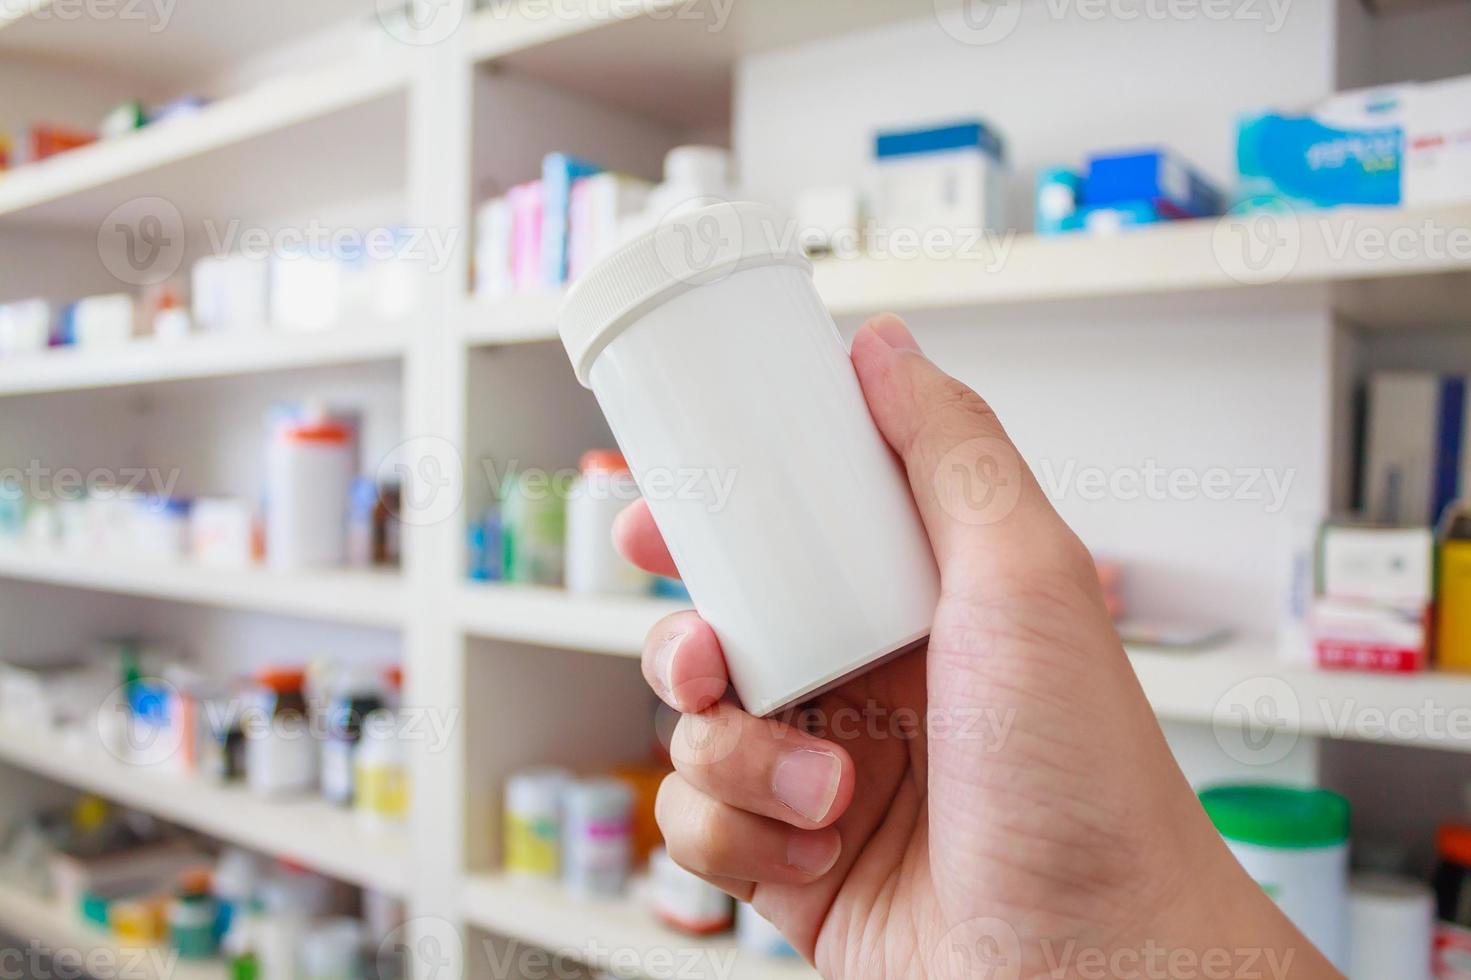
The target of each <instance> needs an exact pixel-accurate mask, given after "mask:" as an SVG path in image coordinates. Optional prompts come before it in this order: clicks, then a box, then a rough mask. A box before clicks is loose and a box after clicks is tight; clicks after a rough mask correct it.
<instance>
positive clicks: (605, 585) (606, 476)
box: [566, 449, 652, 595]
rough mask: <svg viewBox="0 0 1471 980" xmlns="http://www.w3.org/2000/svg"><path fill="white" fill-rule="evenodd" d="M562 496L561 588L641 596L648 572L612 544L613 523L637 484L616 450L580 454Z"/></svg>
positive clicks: (646, 587)
mask: <svg viewBox="0 0 1471 980" xmlns="http://www.w3.org/2000/svg"><path fill="white" fill-rule="evenodd" d="M579 471H580V472H579V475H578V477H577V480H576V482H575V483H574V484H573V485H572V491H571V493H570V494H568V498H567V568H566V572H567V591H569V592H575V593H579V594H599V593H600V594H604V595H647V594H648V593H649V590H650V588H651V587H652V578H651V576H650V575H649V573H648V572H645V571H643V570H642V569H639V568H637V567H636V566H634V565H633V564H631V563H630V562H629V561H628V560H627V559H626V558H624V557H623V556H622V555H620V554H619V553H618V551H617V549H615V548H614V547H613V521H614V519H616V518H617V517H618V514H619V512H620V511H622V510H623V508H625V507H627V506H628V505H629V504H631V503H632V502H633V501H635V500H637V499H638V484H637V483H636V482H634V479H633V474H632V473H631V472H629V469H628V462H627V461H626V460H625V459H624V458H623V454H622V453H620V452H618V451H617V450H616V449H594V450H590V451H588V452H586V453H583V455H582V464H581V466H580V467H579Z"/></svg>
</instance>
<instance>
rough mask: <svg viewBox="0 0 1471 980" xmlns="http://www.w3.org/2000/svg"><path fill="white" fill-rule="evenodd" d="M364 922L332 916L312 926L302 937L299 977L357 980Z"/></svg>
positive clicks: (319, 979) (306, 978) (300, 979)
mask: <svg viewBox="0 0 1471 980" xmlns="http://www.w3.org/2000/svg"><path fill="white" fill-rule="evenodd" d="M362 945H363V926H362V923H361V922H358V921H357V920H356V919H347V918H334V919H328V920H327V921H325V922H321V923H318V924H317V925H314V926H312V927H311V928H310V929H309V930H308V931H307V932H306V934H305V935H303V936H302V937H301V949H300V955H299V961H300V967H301V972H300V978H299V980H356V978H357V977H359V976H360V975H361V973H360V962H361V959H362Z"/></svg>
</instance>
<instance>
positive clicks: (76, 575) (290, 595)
mask: <svg viewBox="0 0 1471 980" xmlns="http://www.w3.org/2000/svg"><path fill="white" fill-rule="evenodd" d="M0 577H3V578H10V579H15V580H18V581H24V582H42V583H46V584H48V585H63V586H67V587H69V588H77V589H90V590H92V591H95V592H111V593H115V594H118V595H131V596H139V597H142V598H149V599H169V600H172V601H175V602H187V603H193V604H197V605H203V606H218V607H221V608H225V609H243V610H250V611H254V612H267V613H276V614H279V615H285V616H305V617H309V618H312V619H321V620H325V621H328V622H338V623H352V624H356V625H361V626H383V627H397V626H402V625H403V620H404V613H405V604H404V590H403V587H402V584H401V582H400V581H399V577H398V576H397V575H395V574H393V573H391V572H380V571H347V570H329V571H321V572H290V573H278V572H272V571H268V570H266V569H263V568H250V569H240V570H236V569H214V568H201V567H199V566H197V565H194V564H192V563H189V562H154V563H151V564H150V563H147V562H128V561H99V560H98V559H95V558H91V557H87V556H71V555H65V554H58V553H55V552H51V551H39V550H33V549H27V548H15V547H11V548H4V549H0Z"/></svg>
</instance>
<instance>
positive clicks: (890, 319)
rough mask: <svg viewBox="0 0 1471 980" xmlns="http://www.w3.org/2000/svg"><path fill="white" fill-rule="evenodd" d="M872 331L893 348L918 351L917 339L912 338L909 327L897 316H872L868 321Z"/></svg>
mask: <svg viewBox="0 0 1471 980" xmlns="http://www.w3.org/2000/svg"><path fill="white" fill-rule="evenodd" d="M869 326H871V327H872V328H873V332H874V333H876V334H878V335H879V337H880V338H881V339H882V340H883V342H884V343H886V344H888V345H889V346H890V347H892V348H894V349H895V350H908V351H914V352H915V353H918V352H919V341H917V340H915V339H914V334H912V333H910V332H909V327H908V326H906V325H905V323H904V321H903V320H901V319H899V318H898V317H897V316H894V315H892V314H887V315H884V316H879V317H874V318H873V319H872V320H870V321H869Z"/></svg>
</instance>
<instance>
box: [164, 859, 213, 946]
mask: <svg viewBox="0 0 1471 980" xmlns="http://www.w3.org/2000/svg"><path fill="white" fill-rule="evenodd" d="M218 920H219V909H218V907H217V905H216V903H215V898H214V896H213V895H212V894H210V872H209V869H208V868H192V869H190V870H188V871H186V872H184V873H183V874H181V875H180V876H179V887H178V889H177V891H176V892H175V894H174V896H173V898H172V899H170V900H169V904H168V925H169V945H170V946H171V947H173V948H174V949H175V950H177V951H178V953H179V956H180V957H181V958H183V959H189V960H200V959H207V958H209V957H211V956H214V955H215V953H217V952H218V951H219V942H218V932H217V929H216V926H217V924H218Z"/></svg>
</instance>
